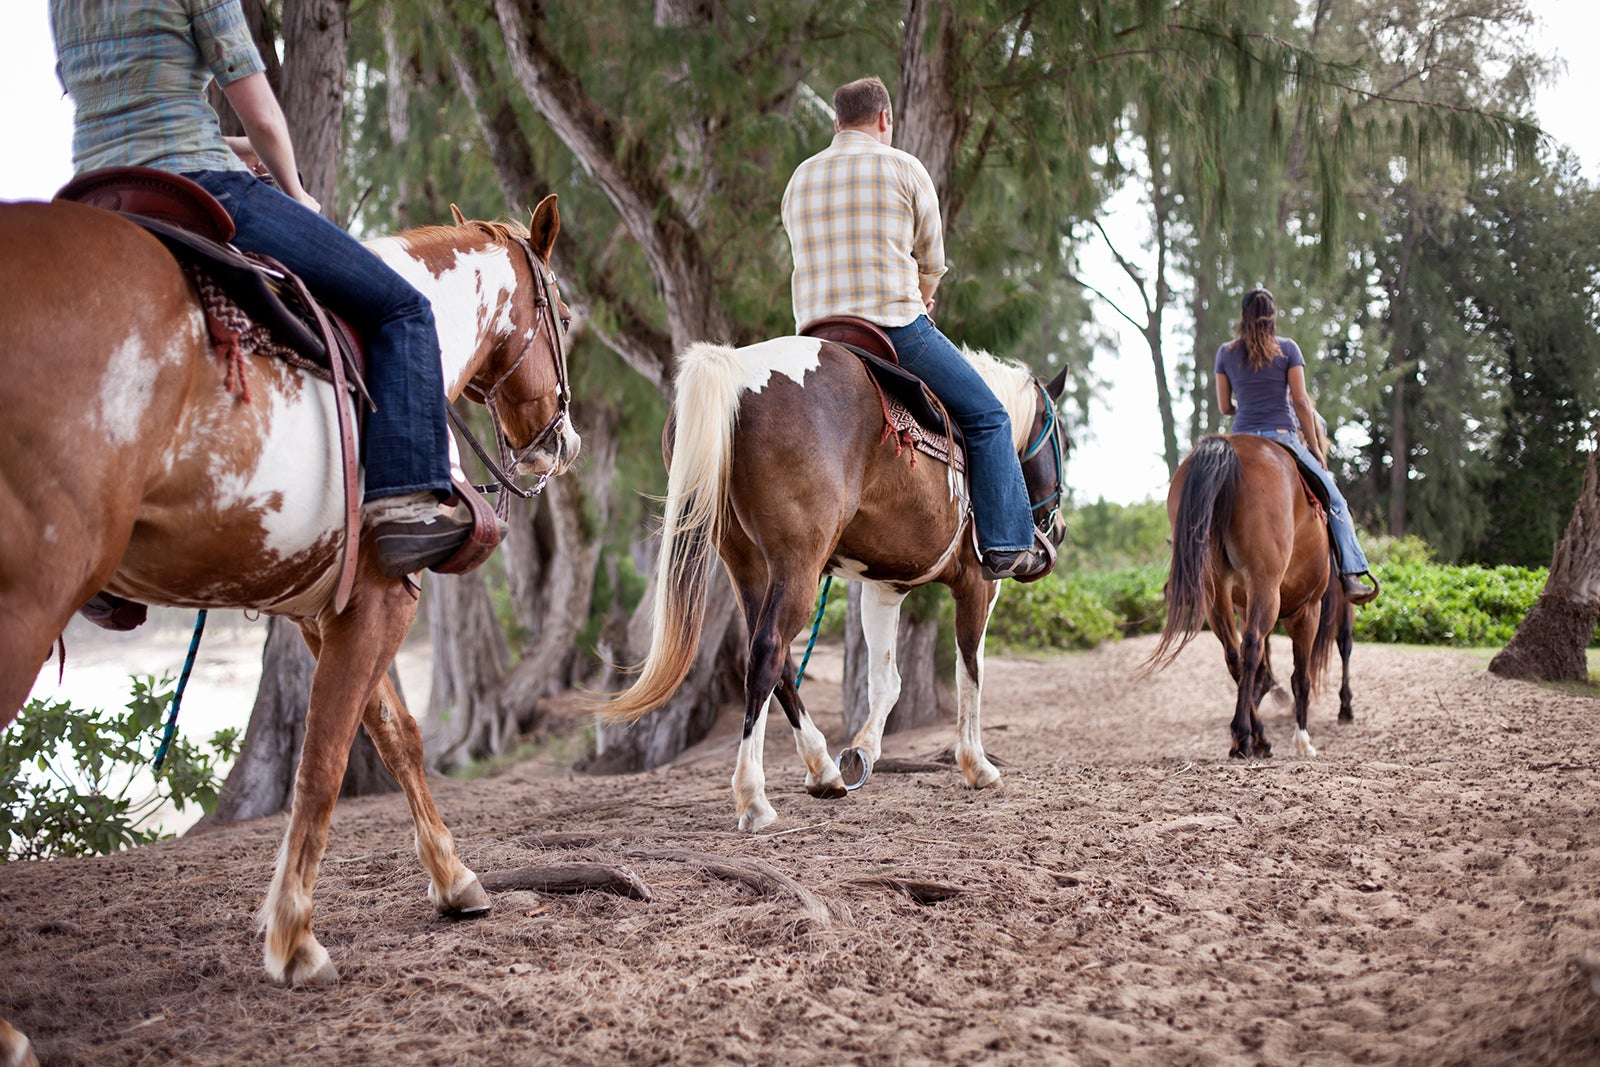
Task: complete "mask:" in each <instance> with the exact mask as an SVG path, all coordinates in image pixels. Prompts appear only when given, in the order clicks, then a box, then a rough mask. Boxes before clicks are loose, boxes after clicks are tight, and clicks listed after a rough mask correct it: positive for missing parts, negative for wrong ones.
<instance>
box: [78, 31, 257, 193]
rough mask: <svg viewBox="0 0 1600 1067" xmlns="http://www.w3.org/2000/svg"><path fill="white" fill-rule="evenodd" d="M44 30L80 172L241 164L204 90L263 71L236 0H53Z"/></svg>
mask: <svg viewBox="0 0 1600 1067" xmlns="http://www.w3.org/2000/svg"><path fill="white" fill-rule="evenodd" d="M50 29H51V32H52V33H53V34H54V36H55V42H56V77H58V78H59V79H60V80H61V84H62V86H63V87H64V88H65V89H66V90H67V92H69V93H71V94H72V102H73V104H74V105H75V106H76V108H77V113H76V116H75V118H74V120H73V135H72V165H73V168H74V169H75V170H77V171H78V172H79V173H82V172H83V171H86V170H93V169H95V168H96V167H119V166H141V167H159V168H160V169H162V170H170V171H189V170H242V169H245V168H244V164H243V163H242V162H241V161H240V160H239V157H238V156H236V155H234V154H233V152H232V151H230V150H229V148H228V145H227V143H226V142H225V141H223V139H222V127H221V126H220V125H219V123H218V121H217V115H216V112H214V111H212V110H211V106H210V104H208V103H207V102H206V98H205V88H206V84H207V83H208V82H210V81H211V79H212V78H215V79H216V80H217V84H219V85H227V84H229V83H230V82H234V81H237V80H238V79H240V78H243V77H245V76H246V75H249V74H254V73H256V72H257V71H260V70H265V69H266V68H265V66H264V65H263V64H262V62H261V56H260V53H258V52H257V51H256V46H255V42H254V41H253V40H252V39H251V37H250V27H249V25H248V24H247V23H246V22H245V19H244V12H243V11H242V10H241V9H240V7H239V0H50Z"/></svg>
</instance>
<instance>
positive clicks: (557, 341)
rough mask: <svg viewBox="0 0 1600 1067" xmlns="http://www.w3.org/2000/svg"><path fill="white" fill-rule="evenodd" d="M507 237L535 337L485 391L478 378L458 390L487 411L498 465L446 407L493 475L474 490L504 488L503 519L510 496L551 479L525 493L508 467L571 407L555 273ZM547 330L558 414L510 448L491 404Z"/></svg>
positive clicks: (550, 432)
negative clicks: (530, 294) (528, 296)
mask: <svg viewBox="0 0 1600 1067" xmlns="http://www.w3.org/2000/svg"><path fill="white" fill-rule="evenodd" d="M511 236H512V240H514V241H516V243H517V245H518V247H520V248H521V249H522V252H523V255H524V256H525V257H526V258H527V260H528V272H529V274H531V275H532V277H533V285H534V298H533V314H534V326H533V335H532V336H531V337H529V338H528V342H527V344H525V345H523V346H522V351H521V352H519V353H518V354H517V358H516V359H514V360H512V362H511V366H510V367H508V368H506V370H505V371H504V372H503V373H502V374H501V375H500V376H499V377H498V378H496V379H495V380H494V382H493V383H492V384H491V385H490V386H489V387H488V388H484V387H483V386H481V385H479V384H478V382H477V380H476V378H474V379H472V380H471V381H468V382H467V384H466V386H465V388H463V389H462V392H463V393H465V394H466V396H467V398H468V399H469V400H475V401H477V402H478V403H480V404H482V405H483V406H484V407H485V408H487V409H488V410H489V420H490V422H491V423H492V424H493V425H494V434H495V440H496V443H497V444H498V445H499V450H500V462H499V463H496V462H495V461H494V460H492V459H490V458H489V454H488V452H487V451H486V450H485V449H484V447H483V446H482V445H481V444H479V443H478V439H477V438H476V437H474V436H473V434H472V431H471V430H469V429H468V428H467V424H466V421H465V420H464V419H462V418H461V416H459V415H457V414H456V411H455V408H454V407H453V406H452V407H449V408H448V410H449V412H450V421H451V423H452V424H453V425H454V426H455V428H456V429H457V431H459V432H460V434H461V436H462V437H464V438H465V439H466V441H467V444H469V445H470V446H471V447H472V450H473V452H475V453H477V456H478V458H479V459H480V460H482V461H483V465H484V467H485V468H486V469H487V470H488V471H489V473H490V474H491V475H493V476H494V479H495V481H496V482H498V483H499V484H498V485H495V484H489V485H482V486H476V487H475V488H477V489H478V491H479V492H492V491H495V490H497V489H501V488H503V489H505V490H506V493H503V494H501V496H500V499H499V501H498V502H497V503H496V505H495V512H496V514H498V515H499V516H500V518H501V519H502V520H504V519H505V517H506V512H507V510H508V509H509V507H510V495H515V496H517V497H520V498H521V499H523V500H526V499H528V498H529V497H532V496H537V495H538V494H539V493H541V492H543V491H544V486H545V483H546V482H547V481H549V480H550V475H549V474H548V473H545V474H541V475H539V480H538V481H537V482H535V483H534V485H533V487H532V488H531V489H524V488H522V487H521V486H519V485H517V484H516V483H515V482H514V481H513V480H512V478H511V476H510V475H509V474H507V473H506V471H507V469H513V470H514V469H515V468H516V466H517V464H519V463H521V462H523V461H524V460H525V459H527V458H528V457H529V456H531V455H533V454H534V453H535V452H537V451H538V450H539V449H540V448H541V447H542V446H543V445H544V444H545V443H546V442H547V441H549V440H550V439H551V438H552V437H554V436H555V435H557V434H559V433H561V431H562V429H563V428H564V427H565V426H566V423H567V419H568V408H569V407H570V406H571V403H572V390H571V388H570V386H569V385H568V381H567V350H566V345H565V344H564V343H563V342H564V340H565V339H564V337H563V331H562V328H561V324H560V323H559V322H558V321H557V316H558V314H559V311H558V309H559V308H560V299H561V298H560V297H559V296H558V295H557V294H556V279H555V275H554V274H552V273H550V272H549V271H546V270H545V269H544V266H543V265H542V264H541V263H540V262H539V257H538V256H536V255H535V254H534V252H533V247H532V246H531V245H529V244H528V242H527V240H526V239H524V238H522V237H519V236H517V235H515V234H513V235H511ZM547 327H548V329H549V334H550V351H551V358H552V359H553V360H554V362H555V370H556V401H557V402H556V411H555V414H554V415H552V416H550V421H548V422H546V423H545V424H544V428H543V429H542V430H540V431H539V432H538V433H537V434H535V435H534V438H533V440H532V441H530V442H529V443H528V444H526V445H524V446H523V447H522V448H512V446H511V441H510V439H509V438H507V437H506V430H505V423H504V421H503V420H502V419H501V417H500V409H499V407H498V406H497V405H496V404H495V399H496V397H497V396H498V394H499V392H500V387H501V386H502V385H504V384H505V383H506V382H507V381H508V380H510V378H511V376H512V375H514V374H516V373H517V371H518V370H519V369H520V368H521V367H522V364H523V361H524V360H526V359H527V358H528V354H529V353H530V352H532V351H533V348H534V345H535V344H537V343H538V341H539V334H540V333H541V332H542V331H544V330H545V329H546V328H547ZM508 494H510V495H508Z"/></svg>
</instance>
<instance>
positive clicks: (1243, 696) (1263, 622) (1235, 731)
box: [1228, 590, 1278, 759]
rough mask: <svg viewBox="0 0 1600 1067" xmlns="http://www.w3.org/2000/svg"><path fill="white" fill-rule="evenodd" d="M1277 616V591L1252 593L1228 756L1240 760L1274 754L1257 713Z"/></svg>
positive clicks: (1243, 629) (1241, 633) (1241, 635)
mask: <svg viewBox="0 0 1600 1067" xmlns="http://www.w3.org/2000/svg"><path fill="white" fill-rule="evenodd" d="M1277 616H1278V597H1277V593H1276V590H1273V591H1271V592H1269V593H1267V594H1263V595H1262V596H1260V597H1255V596H1252V597H1250V598H1249V601H1248V603H1247V604H1246V606H1245V619H1244V625H1243V626H1242V627H1241V628H1240V631H1239V696H1238V700H1237V702H1236V703H1235V704H1234V709H1233V724H1232V726H1231V732H1232V735H1233V742H1232V747H1231V748H1230V749H1229V751H1228V755H1230V756H1233V757H1237V758H1240V759H1246V758H1249V757H1250V756H1259V757H1262V758H1265V757H1267V756H1270V755H1272V746H1271V745H1270V744H1269V743H1268V742H1267V735H1266V732H1265V731H1264V730H1262V728H1261V719H1260V717H1259V716H1258V715H1257V712H1256V692H1257V680H1258V677H1259V674H1260V672H1261V670H1262V659H1263V657H1264V655H1265V652H1264V648H1265V645H1266V642H1267V635H1268V634H1269V633H1271V631H1272V623H1273V620H1275V619H1276V618H1277Z"/></svg>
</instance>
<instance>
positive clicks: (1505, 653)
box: [1489, 451, 1600, 682]
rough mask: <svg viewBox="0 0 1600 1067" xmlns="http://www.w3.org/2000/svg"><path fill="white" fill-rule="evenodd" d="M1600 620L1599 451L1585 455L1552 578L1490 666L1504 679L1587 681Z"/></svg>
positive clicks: (1558, 548)
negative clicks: (1580, 487)
mask: <svg viewBox="0 0 1600 1067" xmlns="http://www.w3.org/2000/svg"><path fill="white" fill-rule="evenodd" d="M1597 621H1600V452H1594V451H1591V452H1590V453H1589V462H1588V465H1587V466H1586V467H1585V468H1584V473H1583V490H1582V492H1580V493H1579V494H1578V503H1577V505H1576V506H1574V507H1573V509H1572V519H1571V521H1569V522H1568V523H1567V532H1566V534H1565V536H1563V537H1562V538H1561V543H1560V544H1559V545H1557V546H1556V554H1555V559H1554V560H1553V561H1552V562H1551V564H1550V577H1549V578H1547V579H1546V580H1545V583H1544V591H1543V592H1541V593H1540V594H1539V599H1538V600H1537V601H1535V602H1534V605H1533V609H1532V610H1531V611H1529V612H1528V615H1527V617H1526V618H1524V619H1523V620H1522V625H1521V626H1518V627H1517V632H1516V634H1514V635H1513V636H1512V638H1511V642H1510V644H1508V645H1506V647H1505V648H1503V649H1501V650H1500V652H1499V653H1498V654H1497V655H1496V656H1495V657H1494V659H1492V660H1490V661H1489V670H1490V671H1492V672H1494V673H1495V674H1498V675H1501V676H1502V677H1505V678H1529V679H1539V680H1544V681H1578V682H1581V681H1586V680H1587V679H1588V677H1589V664H1588V656H1587V649H1588V647H1589V642H1590V641H1591V640H1593V638H1594V628H1595V623H1596V622H1597Z"/></svg>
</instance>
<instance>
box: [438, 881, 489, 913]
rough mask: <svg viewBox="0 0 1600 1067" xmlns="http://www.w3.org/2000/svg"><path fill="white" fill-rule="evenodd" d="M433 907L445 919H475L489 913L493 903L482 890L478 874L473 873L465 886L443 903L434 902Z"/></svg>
mask: <svg viewBox="0 0 1600 1067" xmlns="http://www.w3.org/2000/svg"><path fill="white" fill-rule="evenodd" d="M434 907H435V909H436V910H437V911H438V912H439V915H440V916H441V917H443V918H446V919H477V918H481V917H482V916H484V915H487V914H489V912H490V911H492V910H493V909H494V903H493V902H492V901H490V899H489V894H488V893H487V892H485V891H484V888H483V883H481V882H479V881H478V876H477V875H473V876H472V881H471V882H469V883H467V886H466V888H464V889H461V890H459V891H457V892H456V893H455V894H453V895H452V897H451V899H450V900H448V901H446V902H445V903H442V904H440V903H437V902H436V903H435V905H434Z"/></svg>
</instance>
